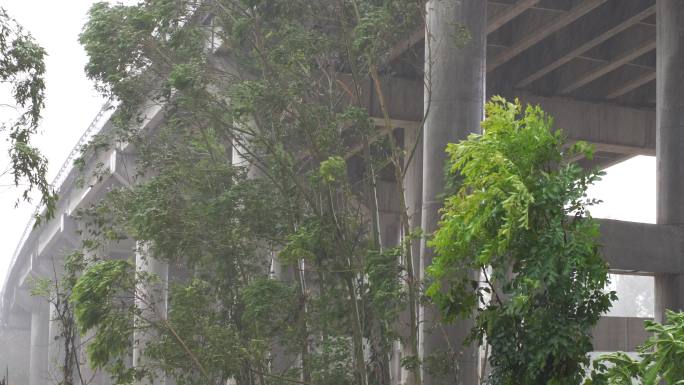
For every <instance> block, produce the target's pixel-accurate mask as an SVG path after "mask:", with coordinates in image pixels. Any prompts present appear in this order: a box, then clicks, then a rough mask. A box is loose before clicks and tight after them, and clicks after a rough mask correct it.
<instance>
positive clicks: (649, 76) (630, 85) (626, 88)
mask: <svg viewBox="0 0 684 385" xmlns="http://www.w3.org/2000/svg"><path fill="white" fill-rule="evenodd" d="M655 80H656V73H655V72H647V73H645V74H643V75H641V76H639V77H636V78H635V79H633V80H632V81H629V82H627V83H625V84H621V85H620V86H619V87H617V88H616V89H614V90H613V91H610V92H609V93H608V95H606V99H607V100H613V99H617V98H619V97H620V96H622V95H625V94H627V93H629V92H632V91H634V90H636V89H637V88H639V87H641V86H644V85H646V84H648V83H650V82H652V81H655Z"/></svg>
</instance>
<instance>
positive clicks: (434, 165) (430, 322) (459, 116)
mask: <svg viewBox="0 0 684 385" xmlns="http://www.w3.org/2000/svg"><path fill="white" fill-rule="evenodd" d="M486 21H487V2H486V1H482V0H431V1H429V2H428V4H427V28H428V31H427V36H426V50H425V51H426V58H425V72H426V78H427V79H426V80H427V81H426V91H425V97H424V100H425V111H426V122H425V131H424V137H423V211H422V218H421V220H422V227H423V231H424V232H425V234H431V233H433V232H434V231H435V230H436V228H437V223H438V220H439V209H440V208H441V207H442V199H441V194H442V193H444V187H445V185H444V167H445V161H446V154H445V152H444V150H445V148H446V145H447V143H453V142H458V141H460V140H462V139H465V138H466V137H467V136H468V135H469V134H470V133H473V132H479V130H480V122H481V120H482V117H483V106H484V94H485V68H486V67H485V64H486V36H487V35H486ZM461 37H467V41H458V39H459V38H461ZM432 255H433V254H432V250H431V249H430V248H428V247H427V245H426V244H425V241H423V242H422V245H421V264H422V266H421V273H422V274H423V275H424V272H425V267H427V266H429V265H430V263H431V261H432ZM421 317H422V321H423V322H422V324H421V330H420V344H421V352H422V358H423V360H424V361H425V362H427V363H428V365H429V360H430V358H431V357H432V356H435V355H441V354H444V353H447V354H451V355H452V356H451V357H450V361H451V362H453V363H454V364H455V370H454V371H449V373H445V374H444V375H443V376H441V375H433V374H430V373H429V367H428V368H424V374H423V377H424V381H423V383H424V385H436V384H442V383H449V384H462V385H475V384H477V383H478V375H477V372H478V370H477V369H478V350H477V348H475V347H473V346H464V345H463V341H464V339H465V337H466V336H467V334H468V332H469V331H470V328H471V327H472V322H469V321H468V322H457V323H455V324H453V325H445V326H441V325H440V322H439V317H440V315H439V311H438V310H437V309H435V308H434V307H425V308H423V309H422V314H421ZM445 376H446V377H445Z"/></svg>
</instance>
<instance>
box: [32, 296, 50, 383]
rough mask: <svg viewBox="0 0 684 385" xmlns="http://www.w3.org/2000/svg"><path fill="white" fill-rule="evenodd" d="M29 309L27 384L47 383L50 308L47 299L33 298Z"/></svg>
mask: <svg viewBox="0 0 684 385" xmlns="http://www.w3.org/2000/svg"><path fill="white" fill-rule="evenodd" d="M33 301H34V305H33V306H32V307H33V309H32V311H31V355H30V361H29V385H46V384H47V383H48V372H47V364H48V327H49V326H48V324H49V321H50V316H49V314H50V309H49V304H48V302H47V301H45V300H43V299H40V298H34V300H33Z"/></svg>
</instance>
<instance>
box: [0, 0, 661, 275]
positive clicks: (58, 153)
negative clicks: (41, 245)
mask: <svg viewBox="0 0 684 385" xmlns="http://www.w3.org/2000/svg"><path fill="white" fill-rule="evenodd" d="M92 3H94V1H92V0H67V1H56V0H0V6H2V7H4V8H5V9H6V10H7V11H8V12H9V13H10V14H11V15H13V16H14V17H15V18H16V19H17V20H18V21H19V22H20V23H21V24H22V25H23V26H24V27H26V29H28V30H29V31H31V33H32V34H33V36H34V37H35V38H36V40H38V42H39V43H40V44H41V45H42V46H43V47H44V48H45V49H46V50H47V52H48V54H49V56H48V58H47V103H46V109H45V112H44V114H43V123H42V126H41V129H42V133H41V135H40V136H38V137H37V138H36V144H37V145H38V146H39V147H40V148H41V150H42V151H43V153H44V154H45V155H46V156H47V158H48V160H49V162H50V179H52V178H53V177H54V175H55V174H56V173H57V171H58V170H59V168H60V167H61V165H62V164H63V162H64V160H65V159H66V157H67V155H68V153H69V151H71V149H72V148H73V146H74V144H75V143H76V141H77V140H78V138H79V137H80V135H81V134H82V133H83V131H84V130H85V129H86V128H87V127H88V124H89V123H90V121H91V120H92V119H93V117H94V116H95V114H96V113H97V111H98V110H99V108H100V106H101V105H102V103H103V102H104V100H103V99H102V98H101V97H100V96H99V95H98V94H97V93H96V92H95V91H94V90H93V88H92V85H91V83H90V81H89V80H87V79H86V78H85V76H84V74H83V67H84V65H85V63H86V56H85V53H84V52H83V49H82V48H81V46H80V45H79V44H78V41H77V38H78V34H79V32H80V30H81V27H82V25H83V23H84V22H85V17H86V12H87V10H88V8H89V6H90V5H91V4H92ZM1 112H2V111H0V113H1ZM2 145H3V144H0V165H5V164H7V160H6V155H5V153H6V149H5V148H2ZM3 157H5V158H3ZM607 171H608V175H607V176H606V177H605V178H604V180H603V181H602V182H601V183H600V184H599V185H598V186H595V187H594V188H592V189H591V194H592V196H594V197H597V198H599V199H602V200H604V201H605V203H603V204H602V205H601V206H599V207H596V208H594V209H593V210H592V212H593V214H594V216H596V217H603V218H613V219H623V220H630V221H639V222H651V223H653V222H655V159H654V158H652V157H636V158H633V159H631V160H629V161H627V162H624V163H622V164H619V165H616V166H614V167H612V168H610V169H608V170H607ZM10 183H11V180H9V179H7V178H6V177H4V178H0V282H4V277H5V274H6V270H7V267H8V264H9V262H10V260H11V258H12V253H13V252H14V248H15V247H16V245H17V242H18V240H19V238H20V236H21V233H22V232H23V230H24V227H25V226H26V223H27V222H28V219H29V216H30V213H31V212H32V211H33V207H31V206H30V205H28V204H26V203H22V204H20V205H19V207H18V208H15V207H14V202H15V201H16V199H17V198H18V197H19V194H20V191H19V190H17V189H14V188H10V187H7V185H8V184H10ZM0 285H1V283H0Z"/></svg>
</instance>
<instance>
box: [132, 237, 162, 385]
mask: <svg viewBox="0 0 684 385" xmlns="http://www.w3.org/2000/svg"><path fill="white" fill-rule="evenodd" d="M135 269H136V272H137V273H138V274H141V273H143V274H152V275H156V276H158V277H159V279H160V281H159V282H158V283H155V284H150V283H149V282H146V281H143V282H140V283H139V284H137V285H136V288H135V290H136V293H135V305H136V307H137V308H138V309H141V312H142V318H144V319H151V320H154V319H160V318H163V317H166V311H167V291H168V278H169V265H168V264H167V263H166V262H162V261H159V260H157V259H154V258H153V257H152V256H151V255H149V252H148V246H147V245H145V244H142V243H139V244H138V245H137V249H136V254H135ZM136 322H138V325H139V326H142V329H136V330H135V331H134V335H133V339H134V341H136V345H135V346H134V348H133V366H141V365H144V363H145V346H146V345H147V344H148V343H150V342H151V341H152V339H153V338H154V335H153V334H152V332H151V331H150V330H144V329H145V327H144V326H145V325H144V324H143V323H142V322H141V321H140V320H137V321H136ZM165 382H166V379H165V376H164V375H163V374H162V373H160V374H159V375H158V376H157V378H156V379H155V381H154V382H153V384H154V385H161V384H165Z"/></svg>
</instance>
